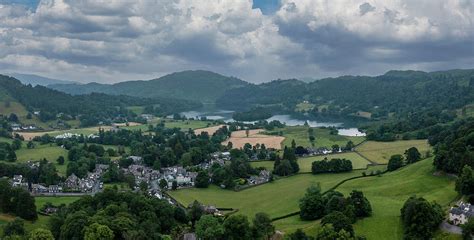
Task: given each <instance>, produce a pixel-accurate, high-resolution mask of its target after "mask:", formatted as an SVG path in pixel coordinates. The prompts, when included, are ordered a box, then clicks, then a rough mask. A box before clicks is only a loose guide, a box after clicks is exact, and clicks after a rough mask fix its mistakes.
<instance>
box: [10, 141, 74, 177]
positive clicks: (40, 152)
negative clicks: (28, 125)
mask: <svg viewBox="0 0 474 240" xmlns="http://www.w3.org/2000/svg"><path fill="white" fill-rule="evenodd" d="M35 144H36V146H35V148H32V149H28V148H26V143H25V142H23V146H22V148H21V149H19V150H17V151H16V157H17V160H16V162H23V163H26V162H28V161H39V160H41V159H43V158H46V159H47V160H48V161H50V162H51V163H53V164H55V166H56V169H57V170H58V173H59V175H62V176H65V175H66V167H67V164H68V160H67V154H68V151H67V150H66V149H64V148H62V147H59V146H56V145H55V144H52V145H50V144H44V145H41V144H39V143H35ZM59 156H63V157H64V159H65V161H64V164H63V165H59V164H57V162H56V160H57V159H58V158H59Z"/></svg>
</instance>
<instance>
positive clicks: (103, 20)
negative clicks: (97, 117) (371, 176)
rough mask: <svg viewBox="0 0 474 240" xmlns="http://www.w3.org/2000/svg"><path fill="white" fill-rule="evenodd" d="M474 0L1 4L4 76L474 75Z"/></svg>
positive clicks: (255, 78)
mask: <svg viewBox="0 0 474 240" xmlns="http://www.w3.org/2000/svg"><path fill="white" fill-rule="evenodd" d="M473 17H474V1H473V0H416V1H414V0H254V1H252V0H0V72H3V73H12V72H18V73H33V74H39V75H43V76H47V77H54V78H59V79H68V80H76V81H80V82H90V81H96V82H118V81H123V80H130V79H151V78H155V77H159V76H162V75H164V74H167V73H171V72H175V71H182V70H190V69H205V70H211V71H215V72H218V73H221V74H225V75H232V76H236V77H239V78H242V79H244V80H247V81H251V82H264V81H269V80H272V79H277V78H282V79H283V78H293V77H296V78H299V77H311V78H321V77H327V76H338V75H343V74H355V75H377V74H383V73H384V72H386V71H388V70H390V69H416V70H425V71H433V70H445V69H452V68H474V26H473Z"/></svg>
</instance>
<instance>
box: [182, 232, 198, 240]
mask: <svg viewBox="0 0 474 240" xmlns="http://www.w3.org/2000/svg"><path fill="white" fill-rule="evenodd" d="M196 239H197V237H196V234H195V233H185V234H184V235H183V240H196Z"/></svg>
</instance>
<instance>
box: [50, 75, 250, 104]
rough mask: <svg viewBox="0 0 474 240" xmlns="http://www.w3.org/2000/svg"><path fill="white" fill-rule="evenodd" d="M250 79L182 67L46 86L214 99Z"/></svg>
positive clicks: (74, 91) (70, 90) (77, 91)
mask: <svg viewBox="0 0 474 240" xmlns="http://www.w3.org/2000/svg"><path fill="white" fill-rule="evenodd" d="M248 84H249V83H247V82H244V81H242V80H240V79H237V78H234V77H227V76H223V75H220V74H217V73H213V72H209V71H202V70H196V71H183V72H176V73H172V74H168V75H166V76H163V77H160V78H157V79H153V80H148V81H126V82H120V83H116V84H100V83H88V84H82V85H81V84H53V85H49V86H48V87H50V88H53V89H55V90H59V91H62V92H66V93H69V94H87V93H92V92H98V93H106V94H112V95H129V96H137V97H148V98H154V97H165V98H177V99H186V100H193V101H199V102H202V103H214V102H215V100H216V99H218V98H220V97H222V96H223V95H224V93H225V92H226V91H227V90H230V89H233V88H238V87H243V86H246V85H248Z"/></svg>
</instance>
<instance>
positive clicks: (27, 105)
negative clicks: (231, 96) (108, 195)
mask: <svg viewBox="0 0 474 240" xmlns="http://www.w3.org/2000/svg"><path fill="white" fill-rule="evenodd" d="M129 106H135V107H136V106H141V107H145V106H146V107H147V108H148V112H147V113H150V114H155V115H165V116H166V115H168V114H173V113H177V112H181V111H187V110H190V109H194V108H196V107H199V106H200V104H199V103H196V102H191V101H189V100H178V99H170V98H162V97H160V98H159V97H156V98H143V97H133V96H123V95H120V96H116V95H107V94H103V93H92V94H87V95H70V94H67V93H63V92H60V91H56V90H53V89H50V88H47V87H44V86H40V85H37V86H34V87H33V86H31V85H24V84H22V83H21V82H20V81H19V80H17V79H15V78H12V77H9V76H4V75H0V114H1V115H4V116H9V115H10V114H12V113H14V114H15V115H16V116H17V117H18V120H19V122H18V123H21V124H35V125H37V126H39V127H41V128H48V126H49V125H50V124H51V123H53V122H55V121H57V120H61V121H64V122H66V123H68V124H69V125H71V123H74V124H76V125H77V123H78V120H79V121H80V123H81V126H91V125H97V124H98V123H99V122H113V121H121V122H123V121H142V122H143V121H144V120H143V119H140V118H139V116H137V114H136V113H135V112H133V111H131V110H129V109H128V108H127V107H129ZM34 112H39V113H37V114H36V115H35V114H33V113H34ZM27 115H29V117H27Z"/></svg>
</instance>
